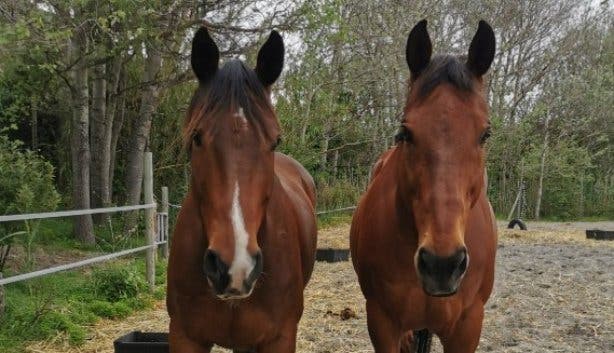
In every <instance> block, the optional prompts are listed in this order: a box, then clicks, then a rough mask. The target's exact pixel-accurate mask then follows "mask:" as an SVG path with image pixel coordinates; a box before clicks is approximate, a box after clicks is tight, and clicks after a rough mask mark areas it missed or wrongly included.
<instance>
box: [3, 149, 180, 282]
mask: <svg viewBox="0 0 614 353" xmlns="http://www.w3.org/2000/svg"><path fill="white" fill-rule="evenodd" d="M164 192H165V191H164V188H163V191H162V193H163V198H164ZM143 194H144V199H145V204H143V205H133V206H121V207H106V208H95V209H89V210H70V211H59V212H45V213H31V214H20V215H7V216H0V223H2V222H13V221H25V220H31V219H49V218H60V217H71V216H81V215H92V214H100V213H114V212H126V211H136V210H145V233H146V237H147V245H144V246H140V247H137V248H133V249H126V250H122V251H118V252H114V253H110V254H105V255H101V256H97V257H93V258H89V259H85V260H81V261H77V262H72V263H68V264H63V265H59V266H54V267H50V268H46V269H42V270H38V271H33V272H29V273H23V274H19V275H15V276H11V277H6V278H2V277H1V276H0V286H2V285H5V284H9V283H15V282H20V281H25V280H28V279H32V278H37V277H41V276H45V275H49V274H52V273H56V272H60V271H66V270H71V269H75V268H79V267H84V266H88V265H92V264H96V263H100V262H105V261H109V260H112V259H115V258H118V257H121V256H126V255H130V254H134V253H137V252H142V251H145V252H146V271H145V272H146V274H147V282H148V283H149V287H150V289H151V290H153V289H154V285H155V262H156V249H157V247H158V245H162V247H163V250H164V251H163V252H162V253H163V256H165V255H166V254H168V250H165V249H168V246H167V242H168V210H166V211H164V210H163V212H160V213H158V215H157V217H156V207H157V204H156V203H155V202H154V197H153V160H152V154H151V152H147V153H145V160H144V171H143ZM166 195H167V199H168V189H166ZM156 223H157V227H156V226H155V224H156ZM156 228H157V231H156Z"/></svg>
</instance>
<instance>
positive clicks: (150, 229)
mask: <svg viewBox="0 0 614 353" xmlns="http://www.w3.org/2000/svg"><path fill="white" fill-rule="evenodd" d="M143 169H144V170H143V193H144V198H145V203H146V204H152V203H154V197H153V157H152V154H151V152H145V160H144V168H143ZM155 218H156V208H155V207H154V208H148V209H146V210H145V233H146V236H147V245H149V246H151V247H150V248H149V249H147V255H146V264H145V265H146V272H147V283H149V290H150V291H152V292H153V291H154V289H155V284H156V252H157V251H156V246H155V245H156V230H155V227H154V224H155Z"/></svg>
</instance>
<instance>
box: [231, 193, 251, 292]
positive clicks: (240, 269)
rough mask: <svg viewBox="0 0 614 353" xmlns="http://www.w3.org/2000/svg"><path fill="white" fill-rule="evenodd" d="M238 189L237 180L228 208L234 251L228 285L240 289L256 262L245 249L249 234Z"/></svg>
mask: <svg viewBox="0 0 614 353" xmlns="http://www.w3.org/2000/svg"><path fill="white" fill-rule="evenodd" d="M239 191H240V190H239V182H235V187H234V192H233V195H232V207H231V209H230V219H231V221H232V230H233V233H234V238H235V253H234V258H233V260H232V264H231V265H230V269H229V270H228V274H229V275H230V279H231V283H230V287H231V288H234V289H238V290H241V291H242V290H243V281H244V280H245V279H246V278H247V277H248V276H249V274H250V273H252V270H253V269H254V267H255V266H256V263H255V261H254V259H253V258H252V257H251V256H250V254H249V252H248V251H247V243H248V239H249V235H248V234H247V230H245V220H244V219H243V211H242V210H241V203H240V202H239Z"/></svg>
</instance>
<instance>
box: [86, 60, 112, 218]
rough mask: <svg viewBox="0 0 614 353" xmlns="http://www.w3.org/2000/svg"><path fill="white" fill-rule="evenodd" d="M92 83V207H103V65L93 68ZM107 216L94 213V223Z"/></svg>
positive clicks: (106, 149)
mask: <svg viewBox="0 0 614 353" xmlns="http://www.w3.org/2000/svg"><path fill="white" fill-rule="evenodd" d="M92 73H93V76H94V77H93V84H92V110H91V114H92V116H91V120H92V123H91V129H90V135H91V136H90V139H91V140H90V141H91V149H92V164H91V166H92V167H91V177H92V179H91V181H92V195H91V196H92V207H95V208H98V207H104V206H107V205H108V204H109V201H110V200H109V199H108V198H107V197H106V196H107V195H108V193H109V190H108V188H109V162H110V156H109V147H110V142H111V141H110V134H109V141H107V133H106V131H107V130H110V129H109V126H108V125H109V121H108V120H107V97H106V94H107V78H106V68H105V65H104V64H103V65H99V66H96V67H95V68H94V69H93V70H92ZM106 218H107V215H106V214H98V215H94V220H95V221H96V223H101V222H103V221H104V220H105V219H106Z"/></svg>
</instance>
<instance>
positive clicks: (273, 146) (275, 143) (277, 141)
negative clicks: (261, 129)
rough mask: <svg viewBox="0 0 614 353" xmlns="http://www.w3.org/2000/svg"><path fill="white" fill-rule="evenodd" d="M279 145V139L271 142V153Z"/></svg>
mask: <svg viewBox="0 0 614 353" xmlns="http://www.w3.org/2000/svg"><path fill="white" fill-rule="evenodd" d="M280 143H281V137H277V140H275V142H273V145H272V146H271V151H275V149H276V148H277V146H279V144H280Z"/></svg>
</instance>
